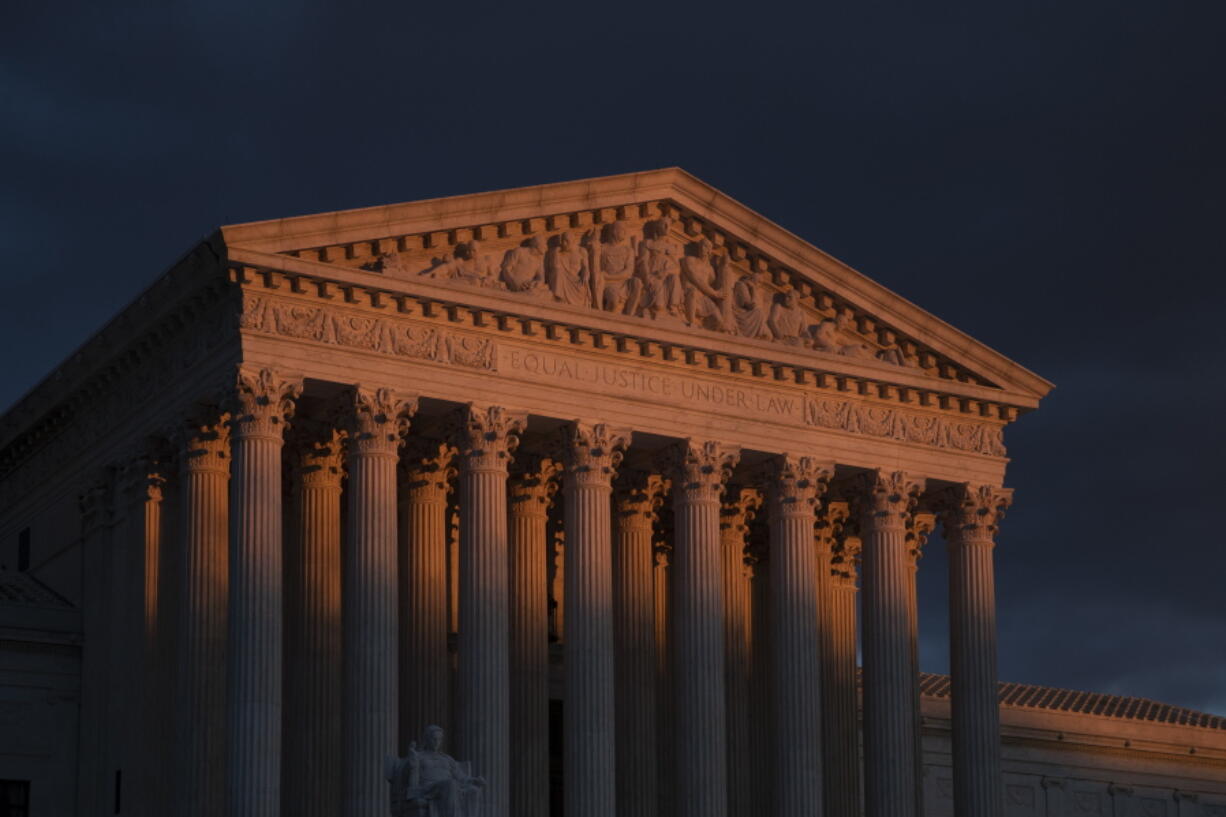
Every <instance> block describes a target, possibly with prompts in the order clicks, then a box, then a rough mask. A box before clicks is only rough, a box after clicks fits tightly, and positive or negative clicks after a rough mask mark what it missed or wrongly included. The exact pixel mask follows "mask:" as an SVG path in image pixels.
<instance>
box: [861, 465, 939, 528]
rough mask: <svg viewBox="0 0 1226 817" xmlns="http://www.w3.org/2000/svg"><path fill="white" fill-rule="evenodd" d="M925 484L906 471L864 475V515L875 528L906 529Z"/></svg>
mask: <svg viewBox="0 0 1226 817" xmlns="http://www.w3.org/2000/svg"><path fill="white" fill-rule="evenodd" d="M922 490H923V483H921V482H920V481H919V480H917V479H914V478H913V477H911V475H909V474H907V473H906V472H904V471H884V470H880V471H871V472H869V473H868V474H865V475H864V483H863V492H862V494H861V496H860V497H859V499H860V501H861V502H860V511H861V515H862V516H863V517H864V518H865V519H871V520H872V524H873V527H875V528H877V529H881V528H894V527H905V526H906V524H907V520H908V519H910V517H911V512H912V511H913V510H914V509H915V504H916V502H917V501H918V500H919V495H920V491H922Z"/></svg>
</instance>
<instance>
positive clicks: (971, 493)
mask: <svg viewBox="0 0 1226 817" xmlns="http://www.w3.org/2000/svg"><path fill="white" fill-rule="evenodd" d="M1012 502H1013V489H1011V488H998V487H995V486H992V485H974V484H973V483H970V482H967V483H964V484H962V485H957V486H955V487H953V488H949V489H948V490H946V491H945V492H944V494H943V495H942V496H941V499H940V508H941V523H942V525H943V526H944V529H945V538H946V539H947V540H948V541H950V542H951V543H952V542H954V541H958V542H960V543H962V544H968V545H969V544H983V545H988V546H989V547H990V546H991V545H992V543H993V540H994V539H995V537H996V531H997V526H998V525H999V523H1000V520H1002V519H1004V518H1005V510H1006V509H1007V508H1008V507H1009V505H1010V504H1011V503H1012Z"/></svg>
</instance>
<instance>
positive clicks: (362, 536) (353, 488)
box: [341, 387, 417, 817]
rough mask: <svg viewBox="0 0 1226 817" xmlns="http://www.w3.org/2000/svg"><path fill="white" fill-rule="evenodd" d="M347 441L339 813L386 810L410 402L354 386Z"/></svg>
mask: <svg viewBox="0 0 1226 817" xmlns="http://www.w3.org/2000/svg"><path fill="white" fill-rule="evenodd" d="M351 397H352V403H351V406H350V410H349V413H348V416H347V417H346V422H347V424H348V432H349V439H348V441H347V451H346V470H347V471H348V474H349V486H348V495H349V516H348V520H347V521H348V526H349V530H348V536H347V537H346V540H345V548H344V553H343V555H342V560H343V564H344V567H343V570H342V582H343V585H342V590H341V608H342V627H343V641H342V643H343V655H344V662H343V664H342V671H341V672H342V674H341V678H342V687H343V695H344V699H343V700H344V716H343V718H342V734H343V739H342V746H343V747H344V750H343V752H344V753H343V755H342V789H341V791H342V795H341V797H342V812H341V813H342V814H343V815H345V817H372V815H376V814H383V813H385V812H386V811H387V808H388V805H387V803H388V800H387V798H388V793H387V792H388V789H387V781H386V780H385V779H384V777H383V763H384V759H385V758H386V757H387V756H388V755H392V754H394V753H395V752H396V732H397V726H398V723H399V721H398V717H399V713H398V707H397V700H396V696H397V693H398V692H399V686H398V684H397V677H398V674H399V673H398V669H399V649H398V648H399V642H398V639H397V634H398V627H397V616H398V614H399V609H398V607H397V588H396V581H397V573H396V461H397V457H398V455H399V450H400V445H401V443H402V441H403V439H404V435H405V434H406V433H407V432H408V417H409V416H410V415H411V414H412V413H413V411H414V410H415V409H416V407H417V401H416V398H412V397H406V396H404V395H398V394H396V393H395V392H392V391H391V390H390V389H378V390H372V389H363V388H360V387H359V388H355V389H354V390H353V392H352V395H351Z"/></svg>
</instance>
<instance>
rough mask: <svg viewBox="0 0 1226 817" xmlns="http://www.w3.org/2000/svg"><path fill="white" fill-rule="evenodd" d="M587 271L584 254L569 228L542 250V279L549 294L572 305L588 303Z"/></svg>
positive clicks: (589, 304)
mask: <svg viewBox="0 0 1226 817" xmlns="http://www.w3.org/2000/svg"><path fill="white" fill-rule="evenodd" d="M588 275H589V270H588V263H587V254H586V253H584V252H583V250H581V249H580V248H579V247H576V246H575V242H574V241H573V240H572V239H571V236H570V233H569V232H564V233H562V234H561V235H560V236H558V241H557V244H555V245H554V246H552V247H550V248H549V251H548V252H547V253H545V280H546V281H547V282H548V284H549V289H550V290H551V291H552V292H553V297H555V298H557V299H558V300H559V301H562V302H563V303H568V304H574V305H575V306H591V304H592V293H591V289H590V287H589V285H588Z"/></svg>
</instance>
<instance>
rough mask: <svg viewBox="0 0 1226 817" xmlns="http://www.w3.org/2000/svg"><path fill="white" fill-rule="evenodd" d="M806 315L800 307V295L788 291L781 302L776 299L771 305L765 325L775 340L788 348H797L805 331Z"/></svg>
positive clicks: (794, 291) (792, 290)
mask: <svg viewBox="0 0 1226 817" xmlns="http://www.w3.org/2000/svg"><path fill="white" fill-rule="evenodd" d="M807 320H808V315H806V314H805V311H804V309H802V308H801V306H800V293H798V292H797V291H796V290H794V289H789V290H788V291H787V292H785V293H784V294H783V298H782V300H780V299H776V300H775V303H774V304H772V305H771V312H770V317H769V318H767V323H768V324H769V325H770V330H771V332H773V333H774V334H775V339H776V340H778V341H780V342H782V343H786V344H788V345H789V346H799V345H800V343H801V335H802V334H803V333H804V331H805V328H806V327H805V323H806V321H807Z"/></svg>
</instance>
